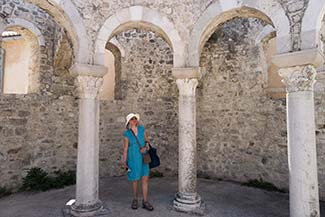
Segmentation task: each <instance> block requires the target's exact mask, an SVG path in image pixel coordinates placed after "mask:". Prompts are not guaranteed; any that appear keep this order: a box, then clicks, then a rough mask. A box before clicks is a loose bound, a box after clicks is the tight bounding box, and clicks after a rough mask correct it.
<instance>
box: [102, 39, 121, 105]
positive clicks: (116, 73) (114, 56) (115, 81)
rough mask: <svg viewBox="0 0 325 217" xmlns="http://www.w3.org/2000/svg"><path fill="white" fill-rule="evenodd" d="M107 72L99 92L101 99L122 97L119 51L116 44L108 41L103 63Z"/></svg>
mask: <svg viewBox="0 0 325 217" xmlns="http://www.w3.org/2000/svg"><path fill="white" fill-rule="evenodd" d="M104 65H105V66H106V67H107V70H108V72H107V74H106V75H105V76H104V83H103V87H102V91H101V93H100V96H99V97H100V99H101V100H114V99H117V100H118V99H122V91H121V52H120V50H119V48H118V47H117V46H115V45H114V44H113V43H111V42H108V43H107V44H106V49H105V64H104Z"/></svg>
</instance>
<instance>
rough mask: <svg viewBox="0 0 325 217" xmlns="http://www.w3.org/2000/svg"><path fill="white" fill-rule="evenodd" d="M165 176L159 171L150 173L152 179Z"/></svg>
mask: <svg viewBox="0 0 325 217" xmlns="http://www.w3.org/2000/svg"><path fill="white" fill-rule="evenodd" d="M163 176H164V174H163V173H161V172H159V171H158V170H152V171H150V178H153V177H163Z"/></svg>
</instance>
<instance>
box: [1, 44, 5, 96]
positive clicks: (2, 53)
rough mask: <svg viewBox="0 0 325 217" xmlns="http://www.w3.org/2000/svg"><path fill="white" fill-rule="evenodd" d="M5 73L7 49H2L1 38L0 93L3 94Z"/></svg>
mask: <svg viewBox="0 0 325 217" xmlns="http://www.w3.org/2000/svg"><path fill="white" fill-rule="evenodd" d="M4 72H5V49H3V48H1V38H0V93H3V78H4Z"/></svg>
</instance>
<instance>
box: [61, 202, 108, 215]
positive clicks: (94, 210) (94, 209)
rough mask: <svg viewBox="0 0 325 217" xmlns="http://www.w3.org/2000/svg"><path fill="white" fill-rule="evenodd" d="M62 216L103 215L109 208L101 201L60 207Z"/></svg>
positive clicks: (106, 213)
mask: <svg viewBox="0 0 325 217" xmlns="http://www.w3.org/2000/svg"><path fill="white" fill-rule="evenodd" d="M62 213H63V217H90V216H91V217H105V216H108V214H109V209H108V208H107V207H106V206H104V204H103V203H102V202H101V201H98V202H97V203H95V204H93V205H79V206H76V205H75V204H73V205H72V206H68V207H65V208H63V209H62Z"/></svg>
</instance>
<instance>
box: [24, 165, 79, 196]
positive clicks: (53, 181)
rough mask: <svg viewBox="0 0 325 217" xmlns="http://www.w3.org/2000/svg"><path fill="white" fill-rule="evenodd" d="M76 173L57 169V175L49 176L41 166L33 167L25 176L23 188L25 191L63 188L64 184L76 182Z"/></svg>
mask: <svg viewBox="0 0 325 217" xmlns="http://www.w3.org/2000/svg"><path fill="white" fill-rule="evenodd" d="M75 176H76V174H75V172H74V171H67V172H62V171H60V170H59V171H57V172H55V176H54V177H52V176H49V175H48V173H47V172H45V171H44V170H42V169H41V168H38V167H34V168H31V169H30V170H29V171H28V173H27V176H26V177H25V178H23V185H22V187H21V190H25V191H46V190H49V189H52V188H62V187H64V186H68V185H72V184H75V183H76V178H75Z"/></svg>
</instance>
